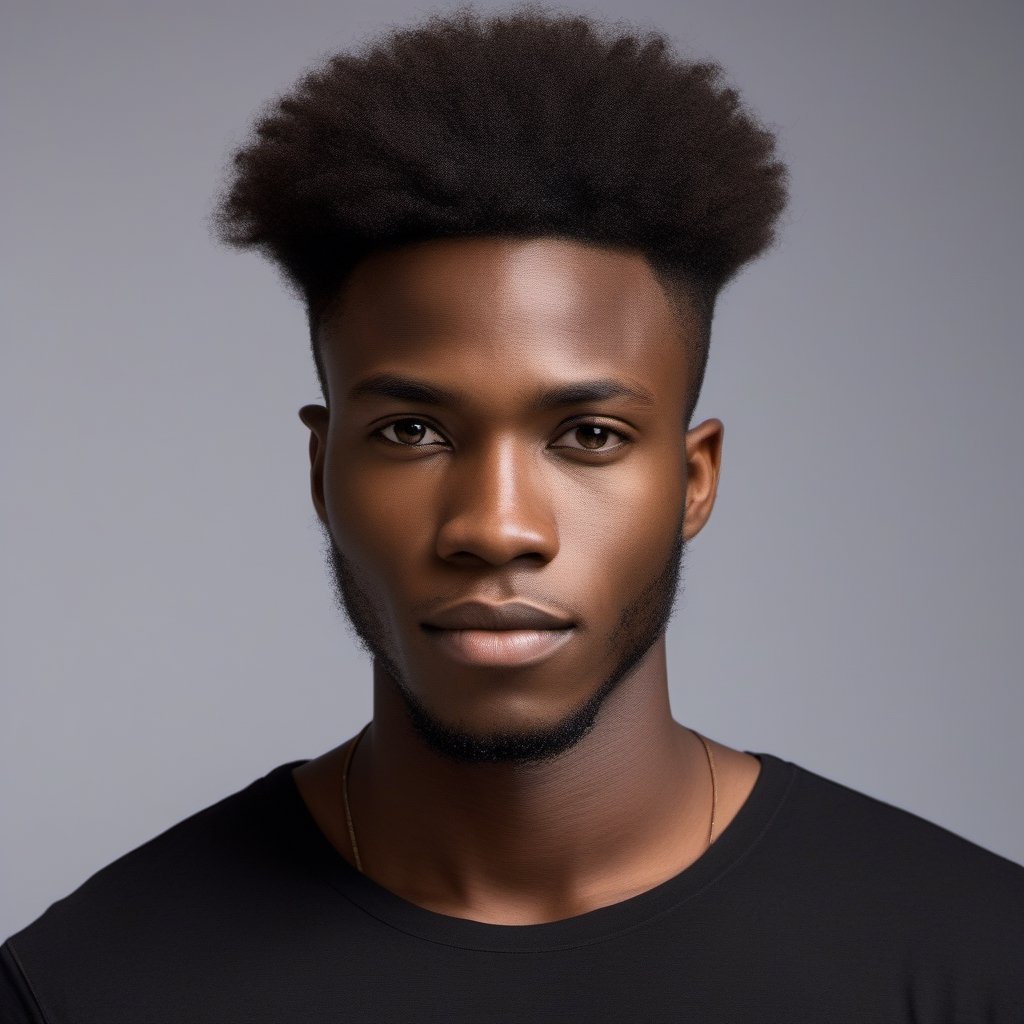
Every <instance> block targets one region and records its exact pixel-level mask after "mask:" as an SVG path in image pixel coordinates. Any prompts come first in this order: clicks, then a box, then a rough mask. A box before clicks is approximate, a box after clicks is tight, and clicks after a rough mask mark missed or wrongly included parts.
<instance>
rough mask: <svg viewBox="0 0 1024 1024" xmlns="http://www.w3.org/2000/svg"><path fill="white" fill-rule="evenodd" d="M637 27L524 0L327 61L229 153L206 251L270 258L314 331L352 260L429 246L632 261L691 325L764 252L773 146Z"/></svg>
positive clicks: (689, 406)
mask: <svg viewBox="0 0 1024 1024" xmlns="http://www.w3.org/2000/svg"><path fill="white" fill-rule="evenodd" d="M721 75H722V69H721V67H720V66H719V65H718V64H715V63H709V62H695V61H682V60H680V59H679V58H677V57H675V56H673V54H672V52H671V48H670V44H669V43H668V41H667V40H666V39H665V38H664V37H663V36H662V35H660V34H658V33H656V32H646V33H642V34H637V32H636V31H626V32H622V31H615V30H614V29H613V28H609V27H608V26H603V25H601V24H599V23H597V22H595V21H594V19H593V18H591V17H589V16H584V15H580V14H559V13H554V12H551V11H547V10H545V9H544V8H543V7H540V6H538V5H536V4H533V3H529V4H526V5H523V6H519V7H516V8H513V9H511V10H509V11H508V12H506V13H502V14H496V15H495V14H492V15H488V16H486V17H481V16H480V15H478V14H477V13H476V12H475V11H474V10H473V9H472V7H471V6H464V7H460V8H458V9H456V10H455V11H454V12H450V13H446V14H443V15H441V14H434V15H431V16H429V17H428V18H426V19H425V21H423V22H422V23H421V24H419V25H415V26H412V27H407V28H400V29H392V30H391V31H390V32H388V33H387V34H386V35H385V36H383V38H374V39H372V40H371V41H370V42H369V43H367V44H365V45H364V46H363V47H362V49H361V50H360V51H359V52H358V53H354V54H353V53H338V54H335V55H333V56H330V57H328V58H326V59H325V60H324V61H323V62H322V63H321V64H320V65H319V66H318V67H316V68H315V69H313V70H311V71H310V72H308V73H307V74H305V75H304V76H303V77H302V78H301V79H300V80H299V81H298V82H297V83H296V85H295V86H294V88H293V89H292V90H291V91H290V92H288V93H286V94H285V95H284V96H282V97H281V98H279V99H278V100H276V101H275V102H273V103H271V104H270V105H268V107H266V108H265V109H264V110H263V112H262V114H261V115H260V117H259V118H258V119H257V121H256V123H255V125H254V127H253V130H252V134H251V135H250V137H249V139H248V141H247V143H246V144H245V145H244V146H242V147H241V148H240V149H238V150H237V152H235V154H234V155H233V158H232V165H231V172H230V180H229V181H228V182H227V183H226V185H225V188H224V191H223V192H222V194H221V195H220V196H219V199H218V205H217V207H216V209H215V212H214V223H215V226H216V229H217V231H218V233H219V236H220V238H221V239H222V240H223V241H225V242H227V243H228V244H231V245H234V246H236V247H239V248H254V249H256V250H258V251H260V252H262V253H264V254H265V255H266V256H268V257H269V258H270V259H271V260H272V261H274V262H275V263H276V264H277V265H278V266H279V268H280V269H281V270H282V272H283V274H284V277H285V280H286V281H287V283H288V284H289V285H290V286H291V288H292V289H293V290H294V291H296V292H297V293H298V295H299V296H300V297H301V298H302V299H303V301H304V302H305V304H306V310H307V315H308V318H309V326H310V337H311V342H312V347H313V358H314V361H315V363H316V369H317V374H318V376H319V379H320V385H321V387H322V389H323V393H324V396H325V398H326V396H327V383H326V379H325V374H324V369H323V363H322V360H321V358H320V353H319V352H318V350H317V342H316V337H317V325H318V323H319V319H320V317H321V315H322V314H323V312H324V311H325V310H326V308H327V306H328V304H329V303H330V302H331V300H332V298H334V297H335V296H337V294H338V293H339V291H340V288H341V285H342V283H343V281H344V280H345V278H346V276H347V274H348V273H349V272H350V271H351V270H352V268H353V267H354V266H355V265H356V263H358V262H359V260H360V259H362V258H363V257H365V256H366V255H368V254H369V253H370V252H372V251H374V250H376V249H381V248H386V247H391V246H394V245H401V244H404V243H407V242H413V241H421V240H426V239H430V238H441V237H453V236H473V235H500V236H515V237H537V236H560V237H566V238H570V239H574V240H578V241H582V242H589V243H594V244H600V245H608V246H616V247H627V248H630V249H634V250H639V251H640V252H641V253H642V254H643V255H644V256H646V257H647V259H648V261H649V263H650V264H651V267H652V269H653V270H654V272H655V273H656V274H657V276H658V278H659V280H661V282H662V284H663V286H665V287H666V290H667V292H668V294H669V297H670V298H671V299H672V300H673V302H678V301H679V300H680V299H687V300H689V301H690V302H692V303H693V304H694V305H695V306H696V308H697V311H698V315H699V323H700V326H701V329H700V330H699V331H698V334H699V335H700V340H699V341H698V343H697V345H696V348H697V351H695V352H693V353H692V355H691V365H692V368H693V370H694V371H695V372H692V373H691V374H690V391H689V394H688V395H687V396H686V398H687V400H686V406H685V408H686V423H685V426H688V425H689V421H690V418H691V416H692V413H693V409H694V406H695V405H696V403H697V398H698V396H699V394H700V388H701V384H702V382H703V377H704V369H705V366H706V364H707V354H708V345H709V342H710V330H711V318H712V315H713V312H714V305H715V300H716V299H717V297H718V293H719V291H720V290H721V288H722V287H723V286H724V285H725V284H726V283H727V282H728V281H729V280H730V279H731V278H732V277H733V276H734V275H735V274H736V272H737V271H738V270H739V268H740V267H741V266H742V265H743V264H745V263H746V262H747V261H748V260H750V259H752V258H754V257H755V256H758V255H759V254H760V253H762V252H763V251H764V250H765V249H766V248H768V246H770V245H771V244H772V242H773V241H774V237H775V222H776V220H777V219H778V216H779V214H780V213H781V212H782V209H783V208H784V206H785V203H786V199H787V172H786V168H785V167H784V166H783V165H782V164H781V163H780V162H779V161H778V160H776V159H775V138H774V136H773V135H772V134H771V133H770V132H768V131H767V130H766V129H765V128H763V127H762V126H761V125H759V124H758V123H757V122H756V120H755V119H754V118H753V117H752V116H751V115H750V114H749V113H748V112H746V111H745V110H744V109H743V108H742V106H741V104H740V99H739V95H738V93H737V92H736V91H735V90H734V89H731V88H726V87H724V86H721V85H720V84H719V79H720V77H721Z"/></svg>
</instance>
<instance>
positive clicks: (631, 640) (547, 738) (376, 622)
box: [323, 513, 686, 764]
mask: <svg viewBox="0 0 1024 1024" xmlns="http://www.w3.org/2000/svg"><path fill="white" fill-rule="evenodd" d="M682 530H683V515H682V513H681V514H680V517H679V521H678V523H677V527H676V530H675V535H674V540H673V543H672V546H671V549H670V551H669V554H668V556H667V557H666V558H665V561H664V563H663V565H662V568H661V570H660V571H659V572H658V573H657V575H656V576H654V577H653V578H652V579H651V580H650V581H649V583H648V584H647V586H646V587H645V588H644V590H643V591H642V592H641V593H640V594H639V595H638V596H637V597H636V598H634V599H633V600H632V601H630V602H629V603H628V604H627V605H626V606H625V607H624V608H623V609H622V612H621V614H620V615H619V619H618V622H617V623H616V625H615V627H614V628H613V629H612V631H611V633H610V634H609V636H608V647H609V648H610V650H611V653H612V655H613V657H615V659H616V660H615V662H614V667H613V669H612V671H611V672H610V673H609V674H608V675H607V676H606V677H605V679H604V681H603V682H602V683H601V685H600V686H599V687H598V688H597V689H596V690H595V691H594V693H593V694H591V696H590V697H588V698H587V699H586V700H585V701H583V703H582V704H580V705H578V706H577V707H576V708H575V709H574V710H572V711H570V712H569V713H568V714H567V715H565V716H564V717H563V718H561V719H560V720H559V721H558V722H556V723H555V724H554V725H551V726H546V727H542V728H537V729H522V730H499V731H495V732H490V733H487V734H483V735H480V734H477V733H473V732H469V731H467V730H465V729H462V728H459V727H457V726H452V725H449V724H448V723H447V722H444V721H442V720H441V719H440V718H438V717H437V716H436V715H435V714H434V713H433V712H431V711H430V709H429V708H427V707H426V705H425V704H424V703H423V702H422V701H421V700H420V699H419V697H417V696H416V694H415V693H414V692H413V690H412V688H411V687H410V686H409V684H408V681H407V680H406V679H405V677H404V675H403V673H402V671H401V669H400V667H399V666H398V664H397V663H396V662H395V660H394V658H392V657H391V655H390V654H389V648H392V647H394V644H393V642H392V641H391V638H390V635H389V633H388V630H387V627H386V625H385V623H384V621H383V619H382V617H381V616H380V614H379V613H378V611H377V609H376V608H375V606H374V604H373V601H372V600H371V598H370V596H369V592H368V591H367V589H366V588H365V587H364V586H363V585H362V583H361V582H360V580H359V577H358V574H357V573H356V571H355V570H354V568H353V565H352V563H351V562H350V560H349V559H348V558H346V557H345V555H343V554H342V553H341V552H340V551H339V550H338V548H337V546H336V545H335V543H334V539H333V537H332V536H331V535H330V531H329V530H328V529H327V527H326V526H323V535H324V557H325V562H326V564H327V568H328V571H329V574H330V576H331V581H332V583H333V588H334V595H335V599H336V601H337V603H338V606H339V608H340V609H341V611H342V612H343V613H344V614H345V616H346V617H347V619H348V622H349V626H350V628H351V630H352V632H353V634H354V637H355V639H356V642H357V643H358V645H359V646H360V647H361V648H362V649H363V650H364V651H365V652H366V653H367V654H368V655H369V656H370V658H372V659H373V661H374V662H375V663H376V665H377V666H378V667H379V668H381V669H383V671H384V675H385V677H386V678H387V679H388V680H390V681H391V682H392V684H393V685H394V686H395V688H396V690H397V692H398V693H399V695H400V696H401V698H402V701H403V703H404V704H405V708H406V711H407V712H408V715H409V720H410V722H411V723H412V725H413V728H414V729H415V730H416V732H417V734H418V735H419V736H420V737H421V739H423V741H424V742H425V743H426V744H427V745H428V746H429V747H430V748H431V749H433V750H434V751H436V752H437V753H439V754H441V755H443V756H444V757H447V758H450V759H452V760H455V761H459V762H463V763H482V762H488V763H503V764H531V763H532V764H535V763H540V762H544V761H549V760H551V759H552V758H556V757H558V756H559V755H560V754H563V753H565V751H567V750H569V749H570V748H572V747H574V746H575V745H576V744H577V743H579V742H580V740H582V739H583V737H584V736H586V735H587V733H589V732H590V730H591V729H592V728H593V727H594V724H595V723H596V721H597V716H598V714H599V713H600V711H601V709H602V707H604V705H605V702H606V701H607V700H608V698H609V697H610V696H611V694H612V693H614V692H615V690H616V689H617V688H618V686H619V684H620V683H621V682H622V681H623V679H625V678H626V677H627V676H628V675H629V674H630V673H631V672H632V671H633V670H634V669H635V668H636V667H637V665H639V664H640V662H641V661H642V660H643V658H644V656H645V655H646V654H647V652H648V651H649V650H650V649H651V647H652V646H653V645H654V643H655V642H656V641H657V640H658V638H659V637H660V636H661V635H662V633H663V632H664V631H665V628H666V627H667V625H668V623H669V620H670V619H671V618H672V614H673V612H674V610H675V602H676V597H677V595H678V591H679V589H680V581H681V579H682V569H683V558H684V555H685V551H686V542H685V541H684V539H683V532H682Z"/></svg>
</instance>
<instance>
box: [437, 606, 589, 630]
mask: <svg viewBox="0 0 1024 1024" xmlns="http://www.w3.org/2000/svg"><path fill="white" fill-rule="evenodd" d="M423 625H424V626H425V627H429V628H433V629H446V630H447V629H465V630H503V631H504V630H515V631H518V630H532V631H536V630H563V629H568V628H569V627H571V626H573V625H575V623H573V622H572V620H571V619H567V618H565V617H564V616H561V615H558V614H556V613H555V612H551V611H548V610H547V609H546V608H540V607H538V606H537V605H533V604H527V603H526V602H525V601H506V602H504V603H503V604H491V603H490V602H488V601H461V602H459V604H456V605H451V606H449V607H448V608H444V609H442V610H441V611H439V612H438V613H437V614H436V615H433V616H431V618H430V619H429V620H427V621H426V622H424V623H423Z"/></svg>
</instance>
